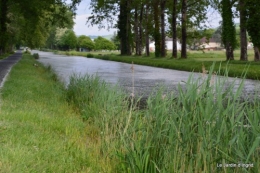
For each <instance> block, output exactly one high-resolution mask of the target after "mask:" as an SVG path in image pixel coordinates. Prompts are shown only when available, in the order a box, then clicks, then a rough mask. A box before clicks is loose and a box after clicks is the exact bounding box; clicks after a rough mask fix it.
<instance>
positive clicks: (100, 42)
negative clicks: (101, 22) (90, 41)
mask: <svg viewBox="0 0 260 173" xmlns="http://www.w3.org/2000/svg"><path fill="white" fill-rule="evenodd" d="M94 42H95V49H96V50H115V49H116V46H115V45H114V44H113V43H112V42H111V41H109V40H107V39H105V38H103V37H98V38H96V39H95V40H94Z"/></svg>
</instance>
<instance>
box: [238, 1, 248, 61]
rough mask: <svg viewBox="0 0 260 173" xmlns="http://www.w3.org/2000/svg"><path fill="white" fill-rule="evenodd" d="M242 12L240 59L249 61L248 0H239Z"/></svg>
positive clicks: (240, 11)
mask: <svg viewBox="0 0 260 173" xmlns="http://www.w3.org/2000/svg"><path fill="white" fill-rule="evenodd" d="M238 8H239V13H240V60H241V61H247V30H246V22H247V19H246V16H247V15H246V0H239V7H238Z"/></svg>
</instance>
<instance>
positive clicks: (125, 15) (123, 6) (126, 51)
mask: <svg viewBox="0 0 260 173" xmlns="http://www.w3.org/2000/svg"><path fill="white" fill-rule="evenodd" d="M129 3H130V2H129V1H127V0H122V1H121V2H120V5H119V6H120V13H119V17H118V18H119V19H118V28H119V31H118V36H119V39H120V50H121V55H131V46H130V32H131V27H130V19H129V18H130V17H129V16H130V10H129Z"/></svg>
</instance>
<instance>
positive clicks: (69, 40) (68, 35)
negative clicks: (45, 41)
mask: <svg viewBox="0 0 260 173" xmlns="http://www.w3.org/2000/svg"><path fill="white" fill-rule="evenodd" d="M60 43H61V46H62V48H63V49H65V50H70V49H74V48H75V47H76V46H77V37H76V35H75V33H74V31H73V30H71V29H69V30H67V31H66V32H65V33H64V34H63V35H62V37H61V40H60Z"/></svg>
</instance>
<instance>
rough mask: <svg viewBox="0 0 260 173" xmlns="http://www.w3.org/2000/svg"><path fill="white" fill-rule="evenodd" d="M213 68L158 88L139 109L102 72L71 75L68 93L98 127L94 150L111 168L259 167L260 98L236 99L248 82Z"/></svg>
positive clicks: (225, 169)
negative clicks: (170, 89) (231, 78)
mask: <svg viewBox="0 0 260 173" xmlns="http://www.w3.org/2000/svg"><path fill="white" fill-rule="evenodd" d="M213 69H214V66H212V67H211V69H210V70H209V72H208V74H205V73H206V72H205V73H204V74H203V75H202V76H201V77H200V78H198V79H195V78H194V77H193V76H192V75H191V76H190V78H189V80H188V81H186V82H185V86H181V85H179V86H178V90H177V92H171V93H166V92H165V91H164V90H163V89H160V90H157V91H155V93H154V94H151V96H150V97H149V98H148V99H147V101H146V107H145V108H144V109H142V110H139V109H135V105H134V104H132V105H131V106H130V108H129V106H128V103H127V101H126V100H127V99H126V98H127V97H128V96H127V95H126V94H124V93H123V92H122V91H121V90H120V88H118V87H112V86H110V85H108V84H106V83H105V82H104V81H102V80H100V78H99V77H97V76H95V77H93V76H83V77H82V76H81V77H80V76H73V77H72V78H71V81H70V85H69V86H68V89H67V98H68V101H69V102H70V103H72V104H73V105H74V106H75V107H76V108H77V109H78V110H79V111H80V113H81V114H82V116H83V117H84V118H85V119H86V120H87V121H88V122H89V124H90V125H91V126H94V127H96V130H97V131H98V132H95V137H96V138H97V139H98V141H99V142H98V143H97V145H95V147H97V148H98V150H99V155H98V156H96V157H98V158H104V157H105V158H107V160H106V161H107V164H109V165H110V169H109V170H111V172H136V173H138V172H140V173H146V172H147V173H153V172H218V171H219V172H257V171H258V170H259V169H260V159H259V158H260V157H259V156H260V147H259V143H260V136H259V134H260V133H259V132H260V126H259V125H260V122H259V120H260V105H259V103H258V101H257V100H256V98H255V100H254V101H252V100H251V101H250V102H249V100H244V101H243V102H241V101H239V100H240V97H241V95H242V88H243V81H242V82H241V83H240V85H239V86H238V87H236V89H234V88H235V82H234V83H231V84H229V85H228V86H226V85H225V83H226V82H227V74H226V77H224V78H223V77H222V78H218V77H217V74H218V72H213ZM132 103H133V102H132ZM97 164H98V163H97ZM243 164H244V165H243ZM100 170H102V168H100Z"/></svg>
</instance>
